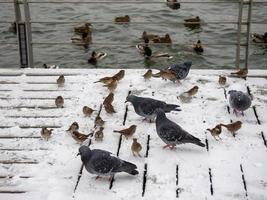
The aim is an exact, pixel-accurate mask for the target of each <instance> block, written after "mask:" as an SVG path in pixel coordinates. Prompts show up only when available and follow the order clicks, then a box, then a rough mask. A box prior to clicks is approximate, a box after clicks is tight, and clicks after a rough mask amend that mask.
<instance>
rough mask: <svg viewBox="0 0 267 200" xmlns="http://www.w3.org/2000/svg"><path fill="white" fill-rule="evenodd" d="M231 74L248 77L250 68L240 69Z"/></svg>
mask: <svg viewBox="0 0 267 200" xmlns="http://www.w3.org/2000/svg"><path fill="white" fill-rule="evenodd" d="M231 74H233V75H236V76H237V77H239V78H246V77H247V74H248V69H240V70H239V71H237V72H232V73H231Z"/></svg>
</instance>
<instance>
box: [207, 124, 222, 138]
mask: <svg viewBox="0 0 267 200" xmlns="http://www.w3.org/2000/svg"><path fill="white" fill-rule="evenodd" d="M207 131H209V132H210V134H211V135H212V136H213V137H214V139H215V140H218V139H217V138H216V137H218V138H219V139H220V140H221V139H222V138H220V134H221V132H222V127H221V124H218V125H216V126H215V127H214V128H212V129H210V128H208V129H207Z"/></svg>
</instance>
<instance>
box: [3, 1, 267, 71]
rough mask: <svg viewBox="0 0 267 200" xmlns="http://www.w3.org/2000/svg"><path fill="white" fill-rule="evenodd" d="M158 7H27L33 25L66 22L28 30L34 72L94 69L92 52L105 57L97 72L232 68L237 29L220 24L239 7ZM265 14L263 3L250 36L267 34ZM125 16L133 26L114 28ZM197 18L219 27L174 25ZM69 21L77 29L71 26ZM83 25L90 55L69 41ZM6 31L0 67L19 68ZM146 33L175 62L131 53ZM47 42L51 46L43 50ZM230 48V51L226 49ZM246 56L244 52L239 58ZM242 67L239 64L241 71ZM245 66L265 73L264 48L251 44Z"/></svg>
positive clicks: (8, 10)
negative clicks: (161, 40)
mask: <svg viewBox="0 0 267 200" xmlns="http://www.w3.org/2000/svg"><path fill="white" fill-rule="evenodd" d="M214 1H215V0H214ZM216 1H218V0H216ZM11 2H12V1H11ZM74 2H75V1H74ZM147 2H149V1H147ZM160 2H162V3H154V4H152V3H147V4H144V3H142V4H141V3H116V4H112V3H90V4H77V3H73V4H69V3H63V4H55V3H53V4H52V3H41V4H39V3H30V9H31V18H32V21H33V22H44V21H46V22H47V21H61V22H68V23H56V24H55V23H33V24H32V30H33V51H34V62H35V66H36V67H41V66H42V64H43V63H48V64H57V65H60V67H64V68H92V67H94V66H92V65H89V64H87V59H88V57H89V54H91V52H92V50H96V51H102V52H106V53H107V54H108V56H107V57H106V58H105V59H104V60H102V61H101V62H99V64H98V67H99V68H101V67H104V68H144V67H157V68H159V67H163V66H169V65H170V64H173V63H177V62H183V61H185V60H192V61H193V67H194V68H208V69H222V68H234V66H235V65H234V63H235V50H236V46H235V45H233V44H231V43H234V42H236V29H237V25H236V24H229V23H226V24H224V23H221V22H237V17H238V4H236V3H235V4H233V3H230V1H229V2H228V3H209V4H204V3H197V4H189V3H184V4H181V8H180V9H179V10H172V9H170V8H169V7H167V6H166V4H165V3H164V2H165V1H163V0H162V1H160ZM22 8H23V7H22ZM266 10H267V3H264V4H259V3H255V4H254V5H253V10H252V16H253V17H252V21H254V22H262V23H265V24H256V23H254V24H252V27H251V32H258V33H264V32H266V31H267V15H266ZM246 13H247V9H244V16H246ZM125 14H128V15H129V16H130V17H131V22H132V23H130V24H128V25H118V24H114V23H113V20H114V17H116V16H123V15H125ZM197 15H198V16H200V18H201V19H202V20H204V21H205V22H218V23H212V24H207V25H203V26H202V27H201V28H199V29H194V30H192V29H189V28H187V27H184V25H183V24H178V23H179V22H183V20H184V19H185V18H189V17H194V16H197ZM0 16H1V20H0V21H13V20H14V9H13V4H12V3H10V4H3V3H2V4H0ZM244 19H246V18H244ZM73 21H74V22H75V23H71V22H73ZM76 22H77V23H76ZM78 22H81V23H78ZM83 22H91V23H92V24H93V33H92V37H93V44H91V45H90V47H89V48H88V49H84V48H83V47H82V46H76V45H74V44H72V43H71V41H70V38H71V37H72V36H73V34H74V33H73V27H74V26H77V25H80V24H82V23H83ZM9 27H10V24H9V23H0V67H1V68H18V67H19V54H18V46H17V45H16V44H7V43H15V42H16V36H15V35H14V34H12V33H11V32H9V31H8V28H9ZM144 30H146V31H147V32H151V33H156V34H160V35H164V34H165V33H169V34H170V36H171V38H172V41H173V44H172V45H151V48H152V50H153V52H157V51H160V52H168V53H170V54H171V55H173V57H174V58H173V59H172V60H158V61H155V62H152V61H150V62H147V61H144V58H143V57H142V56H140V54H139V53H138V52H137V50H136V48H135V45H136V44H137V43H139V42H140V37H141V34H142V32H143V31H144ZM242 32H243V34H242V41H243V42H245V32H246V26H243V27H242ZM198 39H200V40H201V41H202V43H203V45H204V50H205V51H204V53H203V54H202V55H198V54H196V53H195V52H194V51H193V50H192V44H193V43H194V42H196V41H197V40H198ZM47 42H48V43H50V44H44V43H47ZM229 43H230V45H226V44H229ZM244 55H245V48H244V47H243V48H242V52H241V56H243V57H244ZM243 63H244V62H243V61H241V67H242V66H243ZM249 63H250V64H249V67H250V68H254V69H258V68H260V69H266V68H267V64H266V63H267V50H266V48H265V47H264V46H260V45H256V44H254V43H253V42H252V43H251V49H250V62H249Z"/></svg>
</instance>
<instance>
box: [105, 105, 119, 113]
mask: <svg viewBox="0 0 267 200" xmlns="http://www.w3.org/2000/svg"><path fill="white" fill-rule="evenodd" d="M104 108H105V110H106V112H107V113H110V114H112V113H116V111H115V110H114V107H113V106H112V104H110V103H107V104H104Z"/></svg>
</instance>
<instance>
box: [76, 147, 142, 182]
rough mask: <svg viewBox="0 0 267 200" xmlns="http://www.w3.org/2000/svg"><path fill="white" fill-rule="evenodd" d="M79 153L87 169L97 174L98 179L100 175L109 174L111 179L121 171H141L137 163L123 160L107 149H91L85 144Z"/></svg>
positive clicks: (133, 173) (130, 172)
mask: <svg viewBox="0 0 267 200" xmlns="http://www.w3.org/2000/svg"><path fill="white" fill-rule="evenodd" d="M78 155H80V156H81V160H82V162H83V164H84V167H85V169H86V170H87V171H88V172H89V173H91V174H96V175H97V177H96V179H98V178H100V176H109V177H110V180H111V178H112V177H113V176H114V174H116V173H119V172H126V173H128V174H131V175H137V174H138V173H139V172H138V171H137V170H136V169H137V166H136V165H135V164H133V163H130V162H127V161H125V160H122V159H120V158H118V157H116V156H115V155H113V154H112V153H111V152H108V151H105V150H101V149H93V150H91V149H90V148H89V147H87V146H84V145H83V146H81V147H80V148H79V153H78Z"/></svg>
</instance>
